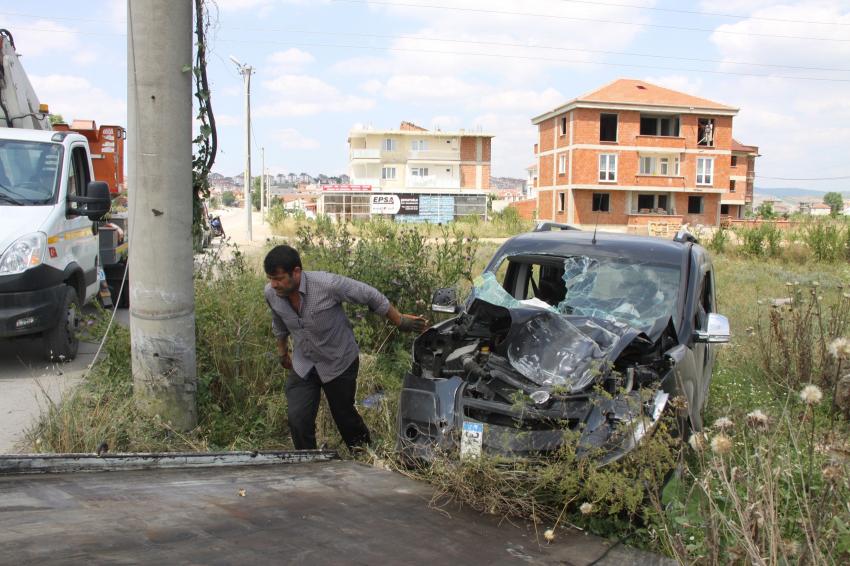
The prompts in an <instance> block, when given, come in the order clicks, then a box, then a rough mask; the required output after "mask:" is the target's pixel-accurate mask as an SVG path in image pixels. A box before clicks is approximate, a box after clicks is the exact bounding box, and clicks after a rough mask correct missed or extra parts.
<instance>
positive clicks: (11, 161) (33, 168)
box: [0, 140, 62, 206]
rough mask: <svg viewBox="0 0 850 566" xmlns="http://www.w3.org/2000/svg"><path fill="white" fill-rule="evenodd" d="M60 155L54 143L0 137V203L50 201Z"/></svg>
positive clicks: (42, 202) (38, 202)
mask: <svg viewBox="0 0 850 566" xmlns="http://www.w3.org/2000/svg"><path fill="white" fill-rule="evenodd" d="M61 155H62V146H61V145H59V144H55V143H44V142H27V141H19V140H0V206H9V205H19V206H25V205H34V204H49V203H52V202H53V196H54V193H55V190H56V186H57V180H58V176H59V164H60V158H61Z"/></svg>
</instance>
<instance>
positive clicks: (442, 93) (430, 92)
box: [381, 75, 484, 102]
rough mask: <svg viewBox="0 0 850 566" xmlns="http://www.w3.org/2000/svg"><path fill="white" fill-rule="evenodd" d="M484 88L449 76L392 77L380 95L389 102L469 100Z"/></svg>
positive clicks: (383, 86) (384, 84) (385, 83)
mask: <svg viewBox="0 0 850 566" xmlns="http://www.w3.org/2000/svg"><path fill="white" fill-rule="evenodd" d="M483 90H484V87H483V86H481V85H475V84H471V83H469V82H466V81H464V80H462V79H458V78H456V77H451V76H428V75H394V76H392V77H390V78H389V80H387V81H386V82H384V83H383V85H382V87H381V93H382V94H383V95H384V96H385V97H386V98H388V99H390V100H402V101H406V102H416V101H423V100H439V99H465V100H470V99H472V98H474V97H476V96H478V95H480V94H482V93H483Z"/></svg>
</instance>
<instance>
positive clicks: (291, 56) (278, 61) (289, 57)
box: [266, 47, 316, 73]
mask: <svg viewBox="0 0 850 566" xmlns="http://www.w3.org/2000/svg"><path fill="white" fill-rule="evenodd" d="M266 60H267V61H268V63H269V65H270V66H271V68H272V69H274V70H275V71H276V72H278V73H292V72H297V71H300V70H301V68H302V67H304V66H305V65H309V64H310V63H312V62H314V61H315V60H316V58H315V57H313V55H311V54H310V53H308V52H307V51H302V50H301V49H298V48H297V47H292V48H290V49H287V50H286V51H276V52H274V53H272V54H271V55H269V56H268V58H267V59H266Z"/></svg>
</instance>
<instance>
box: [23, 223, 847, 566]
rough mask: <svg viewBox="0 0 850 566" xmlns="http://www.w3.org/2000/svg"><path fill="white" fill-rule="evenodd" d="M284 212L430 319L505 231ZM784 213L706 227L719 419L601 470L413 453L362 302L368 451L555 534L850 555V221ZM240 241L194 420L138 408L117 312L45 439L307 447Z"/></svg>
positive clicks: (401, 356) (671, 548)
mask: <svg viewBox="0 0 850 566" xmlns="http://www.w3.org/2000/svg"><path fill="white" fill-rule="evenodd" d="M287 222H289V223H290V224H286V223H287ZM284 224H285V225H286V226H290V225H293V226H294V229H293V230H292V231H291V233H289V234H288V236H287V238H286V241H287V242H289V243H291V244H292V245H294V246H296V247H298V248H299V249H300V250H301V251H302V254H303V258H304V263H305V268H306V269H327V270H332V271H336V272H338V273H342V274H345V275H350V276H352V277H356V278H359V279H361V280H364V281H366V282H368V283H370V284H373V285H375V286H376V287H377V288H379V289H381V290H382V291H383V292H385V293H386V294H387V296H388V297H389V298H390V300H392V301H393V302H394V303H396V304H397V305H399V308H400V309H401V310H402V311H406V312H413V313H418V314H424V315H426V316H428V317H429V318H431V319H432V320H433V319H434V318H435V315H434V314H433V313H429V312H428V311H427V309H428V306H429V302H430V294H431V291H432V290H433V289H435V288H438V287H443V286H451V285H455V284H458V283H460V284H461V285H462V286H466V287H468V286H469V285H470V280H471V278H473V277H474V276H475V275H477V274H478V273H480V271H481V269H482V268H483V266H484V264H485V263H486V262H487V260H488V259H489V258H490V257H491V256H492V254H493V252H494V251H495V248H496V246H497V245H496V244H494V243H488V242H481V241H480V240H479V237H480V234H479V233H478V232H469V231H467V226H464V225H463V223H455V224H452V225H449V226H442V227H430V229H429V230H427V231H426V230H420V229H418V228H415V227H410V226H404V225H399V224H393V223H390V222H372V223H362V224H358V223H355V224H353V225H352V224H349V225H337V224H333V223H330V222H327V221H319V222H315V221H314V222H306V221H303V220H299V219H295V218H285V219H284ZM522 229H525V227H522ZM774 229H775V230H777V231H779V230H778V229H777V228H775V226H770V225H761V226H758V227H756V228H748V229H746V230H758V231H759V233H758V234H753V233H750V232H746V231H744V230H738V231H736V232H734V233H733V232H732V231H718V232H716V233H715V234H714V235H713V236H711V237H709V238H708V239H706V244H707V245H709V247H711V248H712V249H713V250H714V264H715V269H716V275H717V281H718V291H717V292H718V304H719V310H720V312H721V313H723V314H726V315H727V316H728V317H729V319H730V322H731V325H732V332H733V342H732V344H730V345H729V346H726V347H724V348H723V349H722V350H721V353H720V356H719V358H718V362H717V365H716V369H715V373H714V379H713V381H712V384H711V392H710V395H709V401H708V406H707V408H706V415H705V422H706V423H707V427H706V429H705V430H704V431H703V433H699V434H694V435H686V436H685V437H684V438H682V437H681V435H680V433H679V430H678V427H677V425H676V421H675V419H674V418H672V417H670V418H667V419H665V420H664V421H662V424H661V426H660V427H659V429H658V430H657V431H656V433H655V434H654V435H653V436H652V437H650V438H648V439H647V440H646V441H645V442H644V444H643V446H642V448H641V449H640V450H637V451H635V452H634V453H632V454H630V455H629V456H627V457H626V458H624V459H623V460H621V461H619V462H617V463H615V464H613V465H610V466H606V467H603V468H598V467H595V466H593V465H592V463H590V462H588V461H577V460H576V459H575V457H574V454H573V453H572V451H571V449H569V448H565V449H564V451H563V452H562V453H561V454H558V455H557V456H556V457H553V458H551V459H549V460H547V461H543V462H520V463H516V462H506V461H499V460H494V459H489V458H484V459H481V460H477V461H472V462H463V463H459V462H458V461H457V459H456V457H454V456H452V455H447V456H446V457H445V458H441V459H439V460H438V461H437V462H436V463H435V464H434V465H433V466H431V467H430V468H427V469H412V470H411V469H407V468H405V467H403V466H401V465H400V463H399V462H396V460H395V457H394V448H395V427H396V411H397V405H398V391H399V389H400V386H401V377H402V375H403V374H404V372H405V371H406V370H407V368H408V367H409V364H410V340H411V339H410V337H409V336H405V335H401V334H399V333H398V332H397V331H396V330H395V329H394V328H392V327H390V326H388V325H387V323H386V322H385V321H383V320H380V319H378V318H376V317H374V316H371V315H369V314H367V313H366V312H365V311H364V310H362V309H352V311H351V312H350V315H351V319H352V321H353V322H354V325H355V332H356V334H357V336H358V340H359V341H360V344H361V346H362V350H363V356H362V364H361V373H360V378H359V388H358V400H359V401H358V402H359V404H360V405H359V409H360V411H361V413H362V414H363V416H364V418H365V419H366V421H367V423H368V425H369V427H370V428H371V430H372V432H373V439H374V446H373V447H372V449H371V452H370V453H368V454H366V455H361V456H358V457H359V458H363V459H364V460H367V461H370V462H371V463H373V464H376V465H381V466H384V467H388V468H392V469H398V470H399V471H401V472H402V473H406V474H409V475H412V476H414V477H417V478H421V479H424V480H427V481H429V482H431V483H432V484H433V485H434V486H435V487H436V490H437V491H436V492H437V495H436V496H435V504H438V505H439V504H440V503H442V502H445V501H449V500H453V501H459V502H462V503H463V504H465V505H469V506H471V507H473V508H475V509H478V510H480V511H482V512H485V513H492V514H496V515H498V516H502V517H506V518H511V519H525V520H530V521H533V522H534V524H535V526H536V528H537V530H538V534H539V542H540V544H546V543H547V541H550V540H551V541H554V542H555V543H557V540H558V536H559V534H558V533H559V528H560V527H562V526H568V525H572V526H576V527H579V528H582V529H586V530H588V531H590V532H593V533H596V534H601V535H605V536H610V537H613V538H615V539H616V540H617V541H620V542H622V543H625V544H630V545H635V546H640V547H643V548H647V549H651V550H655V551H657V552H662V553H664V554H666V555H668V556H671V557H673V558H675V559H676V560H678V561H679V562H681V563H686V564H691V563H693V564H721V563H722V564H726V563H740V564H745V563H746V564H752V563H754V564H840V563H847V562H848V560H850V503H848V502H850V483H849V482H850V479H849V477H850V427H848V418H850V414H848V410H850V342H848V339H850V263H848V257H850V256H848V249H850V248H848V245H850V231H848V227H847V224H844V223H840V222H838V221H825V222H822V223H812V224H810V225H804V226H802V227H800V228H798V229H797V230H795V231H792V232H781V231H780V233H779V235H776V234H775V233H774V232H773V230H774ZM287 230H289V228H287ZM517 231H520V230H517ZM514 233H515V232H514ZM505 235H509V234H505ZM723 238H726V239H725V240H723ZM229 257H230V259H228V260H226V261H224V260H221V259H218V258H214V257H211V258H210V259H209V261H208V263H206V264H205V265H204V266H202V267H201V269H200V270H199V271H198V273H197V276H196V316H197V329H198V373H199V398H198V402H199V417H200V419H199V420H200V422H199V426H198V428H197V429H196V430H194V431H192V432H190V433H179V432H177V431H175V430H173V429H172V428H171V427H170V426H169V424H168V423H166V422H162V421H161V420H160V419H157V418H153V419H148V418H143V417H142V416H140V415H139V414H138V413H137V412H136V410H135V407H134V405H133V402H132V391H131V389H132V380H131V377H130V367H129V359H130V357H129V351H130V347H129V333H128V331H127V330H125V329H122V328H113V330H112V332H111V333H110V336H109V338H108V339H107V341H106V345H105V353H104V355H103V357H102V361H101V362H100V363H99V364H98V365H97V366H96V368H95V369H94V370H93V371H92V372H91V373H90V374H89V376H88V380H87V382H86V383H85V384H84V385H83V386H81V387H79V388H78V389H77V390H76V391H75V393H73V394H72V395H71V396H69V397H66V398H65V399H64V400H63V401H62V402H61V403H57V404H52V405H50V406H49V407H47V410H46V411H45V413H44V414H43V416H42V419H41V421H40V422H39V423H38V425H37V426H36V427H34V428H33V429H32V430H31V431H30V432H29V434H28V439H29V442H30V444H31V448H32V449H33V450H34V451H42V452H93V451H95V450H96V449H97V447H98V446H99V445H100V444H101V443H102V442H104V441H105V442H107V443H108V444H109V446H110V450H111V451H148V450H220V449H273V448H277V449H280V448H288V447H291V446H290V440H289V434H288V430H287V425H286V406H285V401H284V398H283V382H284V374H283V370H281V369H280V368H279V366H277V363H276V357H275V356H274V354H273V353H272V352H273V351H274V340H273V338H272V335H271V329H270V324H269V323H268V322H269V315H268V312H267V307H266V305H265V302H264V301H263V300H262V298H261V297H262V294H261V291H262V287H263V285H264V283H265V278H264V276H263V275H262V271H261V269H260V267H259V261H258V258H256V257H252V258H246V257H245V256H243V255H242V254H241V253H239V252H238V250H237V251H236V252H235V253H231V254H229ZM103 324H104V322H103V321H99V322H98V323H97V325H103ZM97 325H96V327H95V331H98V330H100V331H102V329H101V328H100V327H99V326H97ZM681 402H682V401H681V400H680V399H675V400H673V404H674V405H677V404H681ZM317 433H318V437H319V442H320V444H321V443H323V442H324V443H327V444H328V446H329V447H331V448H337V449H339V450H340V452H341V453H343V454H346V452H345V449H344V446H343V445H342V443H341V441H340V440H339V438H338V434H337V433H336V430H335V427H334V425H333V421H332V419H331V418H330V414H329V413H328V411H327V409H326V407H325V406H324V404H323V406H322V408H321V409H320V415H319V419H318V430H317Z"/></svg>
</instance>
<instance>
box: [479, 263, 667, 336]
mask: <svg viewBox="0 0 850 566" xmlns="http://www.w3.org/2000/svg"><path fill="white" fill-rule="evenodd" d="M485 275H488V274H485ZM489 275H490V276H491V277H482V278H481V279H480V283H481V285H480V288H479V286H476V296H478V297H480V298H482V299H483V300H486V301H488V302H491V303H493V304H499V305H501V306H505V307H508V308H512V307H516V306H521V305H526V306H529V303H531V304H535V305H536V306H541V307H543V308H550V309H551V310H553V311H555V312H559V313H561V314H567V315H577V316H585V317H591V318H596V319H602V320H606V321H617V322H622V323H626V324H628V325H629V326H631V327H633V328H635V329H637V330H639V331H641V332H649V331H650V330H651V329H652V328H653V326H654V325H655V324H656V322H658V320H659V319H665V320H666V319H669V318H670V317H672V316H674V315H675V312H676V307H677V304H678V300H679V285H680V281H679V279H680V270H679V268H678V267H677V266H672V265H656V264H649V263H645V262H636V261H633V260H629V259H627V258H608V257H590V256H585V255H579V256H571V257H566V258H563V257H553V256H522V255H519V256H511V257H507V258H505V259H504V260H503V263H502V265H501V266H500V267H499V268H498V269H497V270H496V272H495V273H490V274H489ZM499 291H501V293H502V294H499ZM503 295H504V296H503ZM494 299H495V300H494ZM500 301H501V302H500ZM511 301H514V303H511ZM506 303H507V304H506Z"/></svg>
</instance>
